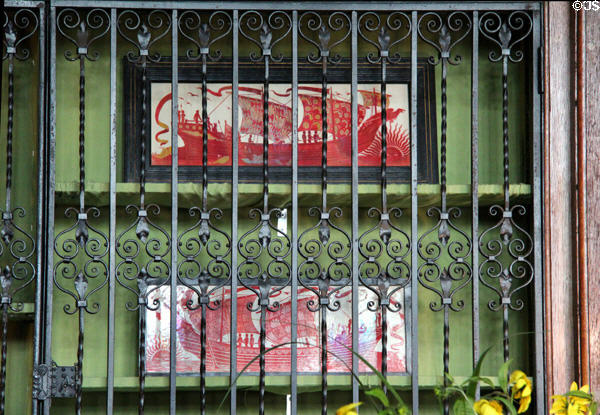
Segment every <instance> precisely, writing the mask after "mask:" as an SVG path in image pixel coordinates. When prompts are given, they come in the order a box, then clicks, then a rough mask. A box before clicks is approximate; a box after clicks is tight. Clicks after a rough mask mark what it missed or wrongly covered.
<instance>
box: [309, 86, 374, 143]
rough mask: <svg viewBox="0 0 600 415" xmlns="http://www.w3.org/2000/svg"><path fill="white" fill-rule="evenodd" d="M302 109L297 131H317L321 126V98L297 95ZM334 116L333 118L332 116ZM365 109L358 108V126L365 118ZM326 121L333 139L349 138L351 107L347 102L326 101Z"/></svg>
mask: <svg viewBox="0 0 600 415" xmlns="http://www.w3.org/2000/svg"><path fill="white" fill-rule="evenodd" d="M298 96H299V98H300V100H301V101H302V107H303V109H304V117H303V118H302V122H301V123H300V124H299V125H298V131H318V132H320V131H321V129H322V127H323V125H322V121H321V111H322V108H321V97H316V96H313V95H306V94H299V95H298ZM334 114H335V116H334ZM365 114H366V109H365V107H364V106H362V105H359V106H358V124H359V125H360V124H361V123H362V121H363V119H364V118H365ZM327 119H328V120H329V123H328V124H329V129H328V130H329V131H330V132H331V133H333V136H334V137H335V138H342V137H348V136H350V134H351V132H352V106H351V103H350V102H348V101H342V100H339V99H331V98H329V99H328V100H327Z"/></svg>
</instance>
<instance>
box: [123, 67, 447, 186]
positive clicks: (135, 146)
mask: <svg viewBox="0 0 600 415" xmlns="http://www.w3.org/2000/svg"><path fill="white" fill-rule="evenodd" d="M231 67H232V65H231V61H228V60H225V59H224V60H223V61H221V62H217V63H210V64H209V66H208V71H207V77H208V83H227V82H231ZM417 67H418V69H417V88H418V90H417V113H418V114H419V117H418V120H417V121H418V127H417V131H418V133H417V139H418V148H419V152H418V162H419V169H418V170H419V171H418V180H419V182H421V183H437V182H438V160H437V138H436V136H437V124H436V114H435V109H436V101H435V74H434V68H433V66H432V65H430V64H429V63H428V62H427V60H426V59H419V61H418V64H417ZM358 68H359V69H358V82H359V83H379V82H380V77H381V71H380V69H379V66H378V65H373V64H370V63H368V62H367V61H366V60H363V61H361V62H359V65H358ZM270 73H271V75H270V79H271V82H272V83H291V77H292V74H291V62H287V61H285V60H284V61H283V62H281V63H273V64H271V67H270ZM239 74H240V75H239V76H240V85H241V84H244V83H262V82H263V78H262V77H264V74H263V70H262V65H257V64H256V63H252V62H250V61H248V60H246V61H242V62H240V63H239ZM298 74H299V83H319V82H320V79H321V67H320V66H319V65H314V64H310V63H300V64H299V71H298ZM350 76H351V66H350V61H349V60H343V61H342V62H341V63H340V64H338V65H332V67H330V68H329V69H328V82H329V83H338V84H339V83H348V84H349V83H350V79H351V78H350ZM387 78H388V83H389V84H398V83H402V84H408V87H409V94H410V62H409V61H402V62H400V63H398V64H397V65H392V66H391V67H388V71H387ZM147 79H148V84H150V83H152V82H169V81H170V79H171V59H170V57H164V58H162V59H161V61H160V62H158V63H149V64H148V66H147ZM179 80H180V82H181V83H186V82H200V63H198V62H196V61H189V60H187V59H185V58H180V60H179ZM142 87H143V85H142V73H141V68H140V67H139V66H137V65H135V64H132V63H130V62H129V61H127V60H126V59H124V98H125V105H124V108H125V123H124V133H125V145H124V166H123V172H124V175H123V177H124V181H126V182H136V181H138V180H139V175H140V165H139V164H140V163H139V160H140V147H141V144H140V134H139V132H140V120H141V107H142V105H141V104H142V103H141V96H142V94H141V93H140V92H139V91H141V88H142ZM147 87H148V90H149V85H147ZM146 104H147V106H148V108H150V94H147V103H146ZM422 114H427V115H426V116H421V115H422ZM409 116H410V115H409ZM146 131H147V136H146V138H145V139H146V140H147V141H146V143H148V144H147V145H146V160H151V157H150V147H151V146H150V145H149V143H150V139H151V134H150V128H147V129H146ZM299 169H300V170H299V175H298V176H299V178H300V181H301V182H317V181H318V180H319V178H320V177H321V167H312V166H311V167H300V168H299ZM200 172H201V166H180V167H179V178H180V180H183V181H200V180H201V177H202V176H201V173H200ZM350 172H351V168H350V167H329V168H328V180H329V181H330V182H350V179H351V176H350ZM380 172H381V169H380V167H376V166H369V167H361V168H360V171H359V178H360V181H361V182H371V183H374V182H378V181H379V178H380ZM170 173H171V167H170V166H151V165H148V166H147V168H146V178H147V180H148V181H156V182H164V181H168V180H170V179H169V177H170ZM239 175H240V182H251V183H252V182H260V181H261V180H262V167H258V166H257V167H254V166H252V167H248V166H240V168H239ZM269 177H270V178H271V181H273V182H280V183H282V182H289V181H290V180H291V167H281V166H273V167H269ZM208 179H209V180H210V181H211V182H215V181H225V182H226V181H229V180H231V167H230V166H223V167H221V166H210V167H209V169H208ZM388 180H389V181H390V182H392V183H408V182H409V180H410V166H390V167H388Z"/></svg>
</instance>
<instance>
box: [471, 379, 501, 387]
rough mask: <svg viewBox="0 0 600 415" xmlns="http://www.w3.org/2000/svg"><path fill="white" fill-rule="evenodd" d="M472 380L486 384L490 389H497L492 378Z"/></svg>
mask: <svg viewBox="0 0 600 415" xmlns="http://www.w3.org/2000/svg"><path fill="white" fill-rule="evenodd" d="M470 379H473V380H475V381H477V382H481V383H485V384H486V385H488V386H489V387H490V388H495V387H496V384H494V381H493V380H491V379H490V378H486V377H485V376H472V377H471V378H470Z"/></svg>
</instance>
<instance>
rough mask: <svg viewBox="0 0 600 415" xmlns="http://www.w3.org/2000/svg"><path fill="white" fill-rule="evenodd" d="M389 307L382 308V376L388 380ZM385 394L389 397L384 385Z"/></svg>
mask: <svg viewBox="0 0 600 415" xmlns="http://www.w3.org/2000/svg"><path fill="white" fill-rule="evenodd" d="M387 331H388V323H387V307H381V374H382V375H383V377H384V378H386V379H387ZM382 389H383V393H384V394H385V395H387V385H386V384H385V383H384V384H383V385H382Z"/></svg>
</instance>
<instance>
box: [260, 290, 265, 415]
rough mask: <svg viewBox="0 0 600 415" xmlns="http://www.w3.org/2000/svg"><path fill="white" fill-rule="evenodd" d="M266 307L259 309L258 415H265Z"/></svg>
mask: <svg viewBox="0 0 600 415" xmlns="http://www.w3.org/2000/svg"><path fill="white" fill-rule="evenodd" d="M259 301H260V300H259ZM266 323H267V306H266V305H263V306H261V307H260V335H259V336H260V338H259V342H260V349H259V366H260V374H259V386H258V414H259V415H264V414H265V377H266V370H265V363H266V362H265V353H266V350H265V341H266V332H267V327H266Z"/></svg>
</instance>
